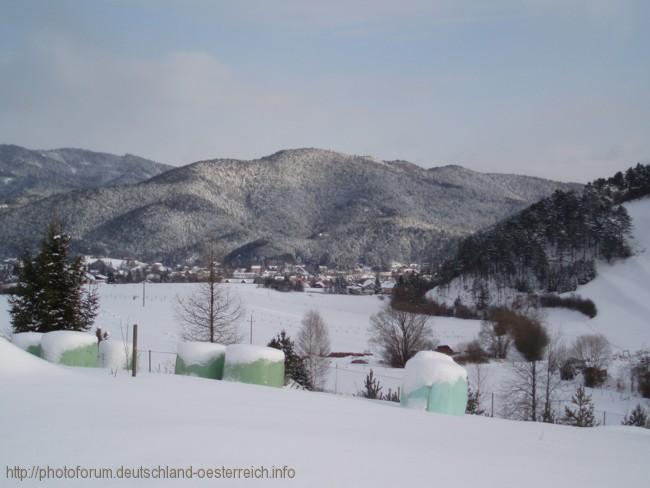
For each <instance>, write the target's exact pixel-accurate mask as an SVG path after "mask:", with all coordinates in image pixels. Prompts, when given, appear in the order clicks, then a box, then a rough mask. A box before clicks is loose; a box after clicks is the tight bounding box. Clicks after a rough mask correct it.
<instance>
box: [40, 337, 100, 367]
mask: <svg viewBox="0 0 650 488" xmlns="http://www.w3.org/2000/svg"><path fill="white" fill-rule="evenodd" d="M91 344H97V338H96V337H95V336H94V335H92V334H89V333H87V332H77V331H73V330H56V331H53V332H48V333H46V334H43V338H42V339H41V347H42V348H43V358H44V359H47V360H48V361H51V362H53V363H57V362H58V361H59V359H60V358H61V356H62V355H63V353H64V352H66V351H70V350H72V349H77V348H78V347H83V346H88V345H91Z"/></svg>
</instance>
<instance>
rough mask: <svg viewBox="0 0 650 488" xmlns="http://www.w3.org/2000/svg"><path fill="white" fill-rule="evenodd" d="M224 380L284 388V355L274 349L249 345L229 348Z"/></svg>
mask: <svg viewBox="0 0 650 488" xmlns="http://www.w3.org/2000/svg"><path fill="white" fill-rule="evenodd" d="M223 379H224V380H227V381H238V382H240V383H250V384H254V385H266V386H276V387H282V386H284V353H283V352H282V351H280V350H279V349H274V348H272V347H263V346H253V345H248V344H234V345H232V346H228V347H227V348H226V363H225V365H224V371H223Z"/></svg>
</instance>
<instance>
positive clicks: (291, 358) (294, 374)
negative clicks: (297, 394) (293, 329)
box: [267, 330, 314, 390]
mask: <svg viewBox="0 0 650 488" xmlns="http://www.w3.org/2000/svg"><path fill="white" fill-rule="evenodd" d="M267 345H268V347H273V348H274V349H280V350H281V351H282V352H283V353H284V377H285V382H286V381H288V380H293V381H295V382H296V383H298V384H299V385H300V386H302V387H303V388H305V389H306V390H313V389H314V386H313V385H312V384H311V381H310V379H309V374H308V373H307V368H306V367H305V362H304V361H303V359H302V358H301V357H300V356H298V354H296V352H295V345H294V343H293V341H292V340H291V338H290V337H289V336H288V335H287V333H286V332H285V331H284V330H283V331H282V332H280V333H279V334H278V335H277V336H275V337H274V338H273V339H271V341H270V342H269V343H268V344H267Z"/></svg>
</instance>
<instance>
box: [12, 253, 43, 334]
mask: <svg viewBox="0 0 650 488" xmlns="http://www.w3.org/2000/svg"><path fill="white" fill-rule="evenodd" d="M34 268H35V263H34V259H33V257H32V255H31V253H30V252H29V251H25V252H24V254H23V255H22V257H21V258H20V263H19V265H18V269H17V271H18V273H17V274H18V283H17V284H16V288H15V292H14V294H13V295H12V296H10V297H9V305H10V309H9V313H10V314H11V323H12V328H13V330H14V332H30V331H36V330H38V322H37V320H36V316H38V315H39V313H38V311H37V307H38V306H39V300H38V295H39V291H38V290H39V287H40V284H39V280H38V279H37V278H38V274H37V273H36V272H35V269H34Z"/></svg>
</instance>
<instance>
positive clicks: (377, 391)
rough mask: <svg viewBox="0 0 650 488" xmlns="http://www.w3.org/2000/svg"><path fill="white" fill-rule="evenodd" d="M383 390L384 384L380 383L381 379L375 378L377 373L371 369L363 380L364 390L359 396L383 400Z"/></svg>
mask: <svg viewBox="0 0 650 488" xmlns="http://www.w3.org/2000/svg"><path fill="white" fill-rule="evenodd" d="M381 390H382V386H381V384H380V383H379V380H378V379H377V378H375V374H374V373H373V372H372V369H371V370H370V372H369V373H368V374H367V375H366V379H365V380H364V382H363V390H361V391H360V392H359V396H362V397H364V398H370V399H372V400H381V399H382V398H383V396H382V393H381Z"/></svg>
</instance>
